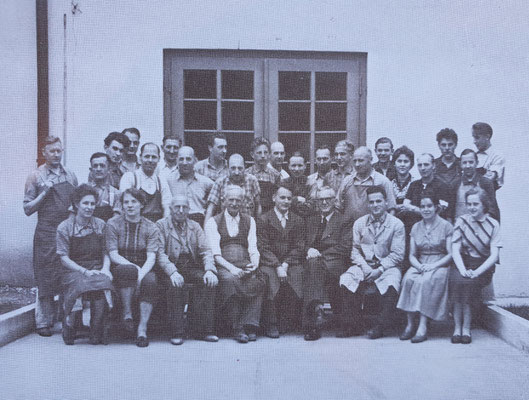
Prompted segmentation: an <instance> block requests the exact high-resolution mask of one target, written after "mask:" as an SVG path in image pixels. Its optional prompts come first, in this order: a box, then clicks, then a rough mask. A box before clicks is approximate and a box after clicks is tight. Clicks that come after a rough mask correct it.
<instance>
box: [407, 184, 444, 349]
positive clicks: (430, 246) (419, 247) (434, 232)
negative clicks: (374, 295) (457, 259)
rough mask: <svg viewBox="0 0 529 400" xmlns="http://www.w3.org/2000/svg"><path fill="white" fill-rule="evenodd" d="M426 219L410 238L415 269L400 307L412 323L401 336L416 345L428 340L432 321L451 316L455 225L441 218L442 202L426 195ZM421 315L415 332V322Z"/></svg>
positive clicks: (423, 201) (409, 274) (423, 208)
mask: <svg viewBox="0 0 529 400" xmlns="http://www.w3.org/2000/svg"><path fill="white" fill-rule="evenodd" d="M420 209H421V216H422V220H421V221H419V222H417V223H416V224H415V225H413V228H412V230H411V239H410V257H409V258H410V264H411V267H410V269H408V271H407V272H406V275H404V279H403V280H402V286H401V293H400V298H399V302H398V303H397V308H400V309H401V310H404V311H406V312H407V317H408V324H407V325H406V329H405V330H404V332H403V333H402V335H401V336H400V339H401V340H408V339H411V342H412V343H420V342H424V341H425V340H426V339H427V333H428V319H433V320H436V321H441V320H444V319H446V317H447V316H448V276H449V270H450V269H449V264H450V261H451V260H452V232H453V229H452V225H451V224H450V223H449V222H448V221H446V220H444V219H443V218H441V217H440V216H439V215H438V212H439V210H440V207H439V199H438V198H437V196H435V194H433V193H431V192H430V193H428V192H425V193H423V194H422V196H421V201H420ZM417 313H419V314H420V320H419V327H418V328H417V330H416V331H415V319H416V315H417Z"/></svg>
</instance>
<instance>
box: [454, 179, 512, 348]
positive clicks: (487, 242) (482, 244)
mask: <svg viewBox="0 0 529 400" xmlns="http://www.w3.org/2000/svg"><path fill="white" fill-rule="evenodd" d="M465 201H466V205H467V214H465V215H462V216H461V217H459V218H457V220H456V224H455V226H454V235H453V237H452V257H453V259H454V264H455V267H452V269H451V271H450V300H451V302H452V303H453V304H454V310H453V314H454V322H455V328H454V335H453V336H452V343H463V344H468V343H471V342H472V337H471V335H470V324H471V322H472V305H475V304H477V303H478V302H479V301H480V299H481V289H482V288H483V287H485V286H487V285H488V284H489V283H490V282H491V281H492V274H493V273H494V269H495V264H496V263H497V262H498V259H499V254H500V248H501V247H502V245H501V236H500V224H499V223H498V221H496V220H495V219H493V218H491V217H490V216H489V215H488V214H487V213H488V210H489V206H490V201H489V198H488V197H487V194H486V193H485V192H484V191H483V190H482V189H478V188H475V189H470V190H469V191H468V192H466V194H465Z"/></svg>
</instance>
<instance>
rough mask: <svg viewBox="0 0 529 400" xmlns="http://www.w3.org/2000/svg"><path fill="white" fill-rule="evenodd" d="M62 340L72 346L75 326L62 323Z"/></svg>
mask: <svg viewBox="0 0 529 400" xmlns="http://www.w3.org/2000/svg"><path fill="white" fill-rule="evenodd" d="M62 340H63V341H64V344H66V345H68V346H72V345H73V344H74V341H75V328H74V327H73V326H68V325H67V324H65V323H63V327H62Z"/></svg>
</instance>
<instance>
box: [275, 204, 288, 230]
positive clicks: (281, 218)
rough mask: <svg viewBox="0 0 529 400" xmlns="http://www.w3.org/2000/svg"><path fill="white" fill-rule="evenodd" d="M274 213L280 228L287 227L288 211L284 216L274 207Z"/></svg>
mask: <svg viewBox="0 0 529 400" xmlns="http://www.w3.org/2000/svg"><path fill="white" fill-rule="evenodd" d="M274 212H275V213H276V216H277V219H278V220H279V222H281V226H282V227H283V228H285V227H286V226H287V220H288V211H287V212H286V213H284V214H281V213H280V212H279V210H278V209H277V208H276V207H274Z"/></svg>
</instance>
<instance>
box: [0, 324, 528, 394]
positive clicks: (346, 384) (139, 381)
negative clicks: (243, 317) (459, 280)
mask: <svg viewBox="0 0 529 400" xmlns="http://www.w3.org/2000/svg"><path fill="white" fill-rule="evenodd" d="M473 339H474V342H473V343H472V344H471V345H452V344H451V343H450V342H449V340H448V338H447V337H446V336H437V337H431V338H430V339H429V340H428V341H427V342H424V343H421V344H411V343H409V342H401V341H399V340H398V339H397V338H395V337H390V338H383V339H379V340H376V341H370V340H368V339H366V338H350V339H337V338H334V337H332V336H328V337H324V338H323V339H321V340H319V341H317V342H305V341H303V339H302V338H301V337H300V336H296V335H290V336H284V337H282V338H281V339H279V340H273V339H268V338H259V340H258V341H257V342H255V343H248V344H244V345H241V344H238V343H236V342H234V341H233V340H232V339H221V341H220V342H219V343H212V344H211V343H204V342H197V341H192V340H190V341H186V342H185V343H184V345H183V346H180V347H176V346H171V345H170V344H169V343H168V342H167V341H165V340H162V339H160V340H153V341H152V342H151V345H150V346H149V347H148V348H145V349H140V348H137V347H136V346H134V345H132V344H127V343H111V344H110V345H108V346H91V345H89V344H88V343H86V341H83V340H79V341H78V342H76V344H75V345H74V346H65V345H64V344H63V343H62V339H61V337H60V335H58V334H57V335H54V336H53V337H51V338H41V337H39V336H37V335H36V334H32V335H29V336H26V337H24V338H22V339H20V340H18V341H16V342H14V343H11V344H9V345H7V346H5V347H3V348H1V349H0V360H1V365H2V372H1V373H0V376H1V378H0V398H1V399H4V400H11V399H43V400H45V399H143V400H145V399H186V400H187V399H245V400H251V399H267V400H268V399H355V400H361V399H410V400H411V399H480V400H483V399H502V400H503V399H527V398H529V355H527V354H525V353H522V352H520V351H518V350H516V349H515V348H513V347H510V346H509V345H507V344H505V343H504V342H502V341H501V340H499V339H497V338H495V337H493V336H491V335H490V334H488V333H487V332H485V331H482V330H475V331H474V332H473Z"/></svg>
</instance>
